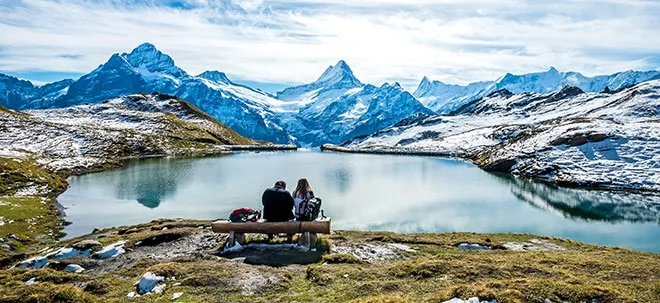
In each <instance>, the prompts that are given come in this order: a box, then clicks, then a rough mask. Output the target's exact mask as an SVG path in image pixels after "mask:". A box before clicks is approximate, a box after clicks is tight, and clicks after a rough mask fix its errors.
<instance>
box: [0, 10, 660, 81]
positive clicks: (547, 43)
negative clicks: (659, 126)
mask: <svg viewBox="0 0 660 303" xmlns="http://www.w3.org/2000/svg"><path fill="white" fill-rule="evenodd" d="M0 15H1V16H3V18H0V33H1V34H0V72H3V73H8V74H12V75H16V76H19V77H21V78H25V79H30V80H36V81H37V82H41V83H43V82H48V81H54V80H59V79H62V78H75V77H78V76H80V75H82V74H84V73H88V72H89V71H91V70H93V69H94V68H96V67H97V66H98V65H99V64H102V63H104V62H105V61H106V60H107V59H108V58H109V57H110V56H111V55H112V54H113V53H122V52H129V51H130V50H131V49H132V48H134V47H136V46H138V45H139V44H141V43H143V42H151V43H153V44H154V45H156V46H157V47H158V48H159V49H160V50H162V51H163V52H165V53H167V54H169V55H170V56H172V58H174V60H175V62H176V63H177V65H178V66H180V67H181V68H183V69H184V70H186V71H187V72H189V73H190V74H198V73H201V72H203V71H205V70H220V71H223V72H225V73H227V75H228V76H229V77H230V78H231V79H233V80H235V81H237V82H239V83H245V84H249V85H254V86H257V87H259V88H262V89H265V90H267V91H275V90H278V89H281V88H282V87H284V86H286V85H293V84H300V83H306V82H311V81H313V80H315V79H316V78H317V77H318V76H319V75H320V74H321V73H322V72H323V70H325V68H326V67H327V66H328V65H332V64H335V63H336V62H337V61H338V60H340V59H344V60H346V61H347V62H348V64H349V65H350V66H351V68H352V69H353V71H354V73H355V75H356V76H357V77H358V78H359V79H360V80H361V81H362V82H366V83H372V84H375V85H380V84H382V83H383V82H386V81H387V82H392V81H397V82H400V83H401V84H402V85H404V87H406V88H409V89H414V87H415V86H416V85H417V83H419V81H420V79H421V78H422V77H423V76H428V77H429V78H431V79H435V80H441V81H444V82H447V83H457V84H466V83H469V82H473V81H479V80H493V79H496V78H497V77H500V76H502V75H503V74H504V73H506V72H511V73H518V74H520V73H528V72H537V71H542V70H547V69H548V68H549V67H550V66H554V67H556V68H557V69H559V70H561V71H568V70H572V71H578V72H582V73H584V74H585V75H588V76H591V75H596V74H610V73H614V72H617V71H622V70H629V69H635V70H649V69H658V68H659V67H660V35H658V33H657V29H658V28H660V18H658V16H659V15H660V1H653V0H602V1H578V0H555V1H535V0H529V1H527V0H507V1H488V0H434V1H431V0H402V1H399V0H360V1H356V0H333V1H330V0H301V1H292V0H275V1H266V0H263V1H262V0H233V1H232V0H223V1H209V0H160V1H159V0H149V1H138V0H116V1H111V0H92V1H82V0H67V1H64V0H62V1H46V0H30V1H20V0H16V1H0Z"/></svg>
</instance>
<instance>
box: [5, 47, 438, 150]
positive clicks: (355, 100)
mask: <svg viewBox="0 0 660 303" xmlns="http://www.w3.org/2000/svg"><path fill="white" fill-rule="evenodd" d="M16 80H17V81H18V79H16ZM5 82H6V83H8V84H7V86H6V87H0V92H2V90H3V89H5V90H6V91H7V92H9V91H11V92H12V94H11V98H9V97H7V98H4V99H2V98H1V97H0V105H5V106H6V107H9V108H14V109H22V110H24V109H48V108H64V107H69V106H75V105H80V104H86V103H99V102H103V101H104V100H108V99H112V98H116V97H119V96H123V95H128V94H134V93H152V92H160V93H165V94H169V95H174V96H177V97H180V98H183V99H186V100H188V101H189V102H191V103H192V104H194V105H195V106H196V107H198V108H200V109H202V110H204V111H205V112H207V113H209V114H210V115H211V116H212V117H214V118H216V119H218V120H219V121H221V122H223V123H224V124H226V125H228V126H229V127H231V128H232V129H234V130H236V131H237V132H238V133H240V134H242V135H245V136H247V137H250V138H255V139H258V140H264V141H272V142H277V143H292V142H297V143H298V144H300V145H312V146H314V145H319V144H322V143H326V142H334V143H339V142H341V141H343V140H346V139H349V138H350V137H351V136H353V135H355V134H359V135H364V134H368V133H371V132H374V131H376V130H378V129H381V128H383V127H387V126H390V125H391V123H394V122H396V121H398V120H401V119H403V118H405V117H406V115H410V114H414V113H416V112H420V111H423V112H430V111H429V110H427V109H425V108H424V106H423V105H421V104H420V103H419V102H417V100H416V99H415V98H414V97H412V96H411V95H410V94H409V93H407V92H405V91H404V90H403V89H401V88H400V87H399V86H398V84H394V85H389V84H387V85H384V86H382V90H381V87H376V86H371V85H369V86H368V85H365V84H363V83H361V82H360V81H359V80H358V79H357V78H356V77H355V76H354V75H353V72H352V71H351V69H350V67H349V66H348V64H346V62H344V61H339V62H338V63H337V64H336V65H335V66H330V67H328V68H327V70H326V71H325V72H324V73H323V74H322V75H321V76H320V77H319V78H318V79H317V80H316V81H314V82H312V83H309V84H307V85H302V86H298V87H292V88H288V89H285V90H284V91H282V92H280V93H278V94H277V96H273V95H270V94H267V93H264V92H262V91H260V90H256V89H252V88H250V87H247V86H245V85H240V84H237V83H234V82H232V81H231V80H230V79H229V78H228V77H227V75H226V74H224V73H222V72H219V71H206V72H203V73H201V74H199V75H197V76H192V75H189V74H187V73H186V72H185V71H184V70H182V69H181V68H179V67H177V66H176V64H175V63H174V60H173V59H172V58H171V57H170V56H168V55H166V54H164V53H162V52H161V51H159V50H158V49H157V48H156V47H155V46H154V45H152V44H149V43H145V44H142V45H140V46H138V47H137V48H135V49H134V50H133V51H131V52H130V53H122V54H119V53H117V54H114V55H112V56H111V57H110V59H109V60H108V61H107V62H106V63H104V64H102V65H100V66H99V67H98V68H96V69H95V70H93V71H92V72H90V73H89V74H86V75H83V76H82V77H81V78H80V79H78V80H75V81H73V80H67V81H65V82H62V83H60V84H58V87H61V89H60V90H58V91H57V92H58V94H57V95H47V94H40V91H39V90H37V89H34V88H32V90H28V89H23V86H25V87H27V88H30V87H33V86H32V84H31V83H29V82H27V81H19V82H20V83H14V82H16V81H13V82H12V83H9V81H5ZM5 82H2V79H0V83H5ZM19 84H20V85H19ZM390 87H396V91H393V90H391V89H390ZM352 89H355V91H351V90H352ZM349 91H350V93H349ZM6 95H7V96H10V94H9V93H7V94H6ZM0 96H1V94H0ZM370 104H371V105H373V106H370ZM388 104H395V105H397V106H398V108H388ZM347 115H350V116H351V117H350V119H346V116H347ZM373 118H378V119H373ZM328 125H330V126H331V127H330V128H326V126H328Z"/></svg>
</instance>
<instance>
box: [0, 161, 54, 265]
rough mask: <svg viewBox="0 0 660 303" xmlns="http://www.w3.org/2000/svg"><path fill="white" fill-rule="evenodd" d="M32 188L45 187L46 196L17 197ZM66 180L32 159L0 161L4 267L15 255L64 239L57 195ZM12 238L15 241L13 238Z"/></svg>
mask: <svg viewBox="0 0 660 303" xmlns="http://www.w3.org/2000/svg"><path fill="white" fill-rule="evenodd" d="M28 186H37V187H39V188H43V193H42V195H43V196H14V194H15V193H16V192H17V191H19V190H20V189H23V188H25V187H28ZM66 186H67V184H66V181H64V179H63V178H62V177H60V176H58V175H57V174H54V173H52V172H50V171H48V170H46V169H44V168H42V167H41V166H39V165H37V164H36V163H35V162H34V161H33V160H32V159H21V160H12V159H7V158H0V217H2V221H4V223H5V224H4V225H0V238H2V239H4V240H5V242H6V245H5V246H3V247H2V249H0V267H2V266H4V265H6V263H8V262H11V261H12V260H14V259H15V258H16V256H15V254H16V253H19V256H20V253H21V252H25V251H27V250H29V249H30V248H37V247H40V245H41V244H43V243H48V242H52V241H54V240H55V239H57V238H59V237H61V236H62V234H61V232H60V225H61V223H62V222H61V221H60V220H59V219H58V215H59V212H58V211H57V210H56V209H55V207H54V205H55V203H56V201H55V198H54V196H55V195H56V194H58V193H60V192H62V191H64V189H65V188H66ZM10 235H11V236H12V238H10Z"/></svg>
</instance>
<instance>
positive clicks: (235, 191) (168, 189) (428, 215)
mask: <svg viewBox="0 0 660 303" xmlns="http://www.w3.org/2000/svg"><path fill="white" fill-rule="evenodd" d="M301 177H306V178H307V179H308V180H309V181H310V183H311V185H312V186H313V187H314V192H315V194H317V195H318V196H320V197H321V198H323V208H324V210H325V213H326V214H327V215H328V216H331V217H332V222H333V229H360V230H389V231H394V232H447V231H470V232H522V233H535V234H544V235H551V236H558V237H568V238H572V239H576V240H579V241H584V242H589V243H596V244H604V245H617V246H624V247H634V248H639V249H645V250H653V251H660V236H659V235H660V202H659V196H651V195H642V194H631V193H625V192H608V191H593V190H580V189H568V188H559V187H557V186H552V185H547V184H541V183H535V182H532V181H530V180H525V179H518V178H513V177H510V176H501V175H493V174H488V173H485V172H483V171H482V170H480V169H479V168H477V167H476V166H474V165H472V164H469V163H466V162H463V161H456V160H449V159H440V158H430V157H409V156H387V155H356V154H338V153H320V152H293V153H259V154H255V153H241V154H234V155H230V156H223V157H211V158H199V159H190V158H188V159H181V158H178V159H152V160H145V161H136V162H134V163H131V164H130V165H129V166H128V167H126V168H124V169H120V170H115V171H110V172H103V173H97V174H90V175H85V176H81V177H75V178H72V179H71V180H70V184H71V187H70V189H69V190H67V191H66V192H65V193H64V194H62V195H61V196H60V198H59V199H58V200H59V201H60V203H61V204H62V205H64V206H65V207H67V208H68V209H67V210H66V214H67V220H69V221H71V222H73V224H71V225H69V226H67V227H66V229H65V232H66V233H68V234H69V236H76V235H82V234H85V233H88V232H90V231H91V230H92V229H93V228H96V227H110V226H117V225H127V224H137V223H142V222H145V221H149V220H153V219H157V218H179V217H180V218H199V219H217V218H226V216H227V215H228V214H229V213H230V212H231V210H233V209H234V208H237V207H244V206H248V207H252V208H257V209H258V208H261V194H262V193H263V190H264V189H265V188H266V187H270V186H272V184H273V182H274V181H275V180H278V179H282V180H285V181H287V183H288V184H289V189H292V187H293V186H294V185H295V183H296V181H297V180H298V178H301ZM136 201H137V202H139V203H135V202H136Z"/></svg>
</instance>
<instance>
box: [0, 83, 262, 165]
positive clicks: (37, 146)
mask: <svg viewBox="0 0 660 303" xmlns="http://www.w3.org/2000/svg"><path fill="white" fill-rule="evenodd" d="M246 144H258V142H256V141H254V140H251V139H247V138H245V137H243V136H241V135H239V134H237V133H236V132H234V131H233V130H231V129H229V128H228V127H226V126H225V125H223V124H222V123H220V122H218V121H217V120H215V119H213V118H212V117H210V116H208V115H207V114H205V113H203V112H202V111H200V110H199V109H197V108H195V107H194V106H192V105H191V104H189V103H187V102H185V101H183V100H181V99H178V98H176V97H173V96H168V95H162V94H156V95H128V96H124V97H120V98H115V99H110V100H108V101H106V102H103V103H100V104H85V105H78V106H73V107H66V108H59V109H46V110H30V111H25V112H17V111H12V110H8V109H5V108H2V107H0V157H12V158H22V157H35V158H37V159H38V161H39V163H41V164H44V165H47V166H49V167H52V168H53V169H55V170H62V169H70V170H77V169H89V168H91V167H95V166H98V165H105V164H107V163H113V162H116V161H117V160H120V159H124V158H130V157H146V156H162V155H188V154H205V153H218V152H222V151H223V150H224V149H223V148H222V147H221V146H219V145H246Z"/></svg>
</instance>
